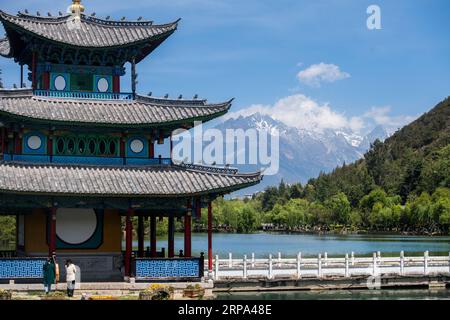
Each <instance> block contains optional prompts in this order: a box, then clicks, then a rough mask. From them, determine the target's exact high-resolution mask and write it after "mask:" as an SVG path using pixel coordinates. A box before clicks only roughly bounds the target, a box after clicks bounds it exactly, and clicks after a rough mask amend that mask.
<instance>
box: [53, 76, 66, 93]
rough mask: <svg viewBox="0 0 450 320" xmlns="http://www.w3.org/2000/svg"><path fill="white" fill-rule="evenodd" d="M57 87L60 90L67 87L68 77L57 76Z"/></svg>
mask: <svg viewBox="0 0 450 320" xmlns="http://www.w3.org/2000/svg"><path fill="white" fill-rule="evenodd" d="M55 89H56V90H58V91H62V90H64V89H66V79H65V78H64V77H63V76H57V77H56V78H55Z"/></svg>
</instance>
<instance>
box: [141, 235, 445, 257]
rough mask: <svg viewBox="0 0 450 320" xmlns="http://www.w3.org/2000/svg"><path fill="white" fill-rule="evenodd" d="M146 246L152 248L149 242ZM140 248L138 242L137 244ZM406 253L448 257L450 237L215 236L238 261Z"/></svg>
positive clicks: (216, 245)
mask: <svg viewBox="0 0 450 320" xmlns="http://www.w3.org/2000/svg"><path fill="white" fill-rule="evenodd" d="M183 239H184V236H183V234H176V236H175V252H176V253H177V252H178V250H180V249H183ZM145 245H146V246H149V245H150V244H149V242H148V241H147V242H146V244H145ZM134 246H137V242H136V241H135V242H134ZM161 247H165V248H166V250H167V238H164V237H161V238H158V248H159V250H160V249H161ZM192 250H193V254H194V255H199V254H200V252H205V253H206V252H207V234H206V233H205V234H202V233H194V234H192ZM402 250H403V251H405V254H406V253H408V254H410V255H411V254H414V255H419V254H423V252H424V251H427V250H428V251H430V254H439V255H448V254H449V252H450V237H427V236H403V235H311V234H278V233H254V234H229V233H217V234H213V252H214V255H216V254H218V255H220V257H222V258H225V257H227V256H228V253H229V252H232V253H233V256H234V257H236V258H240V257H242V256H243V255H244V254H246V255H248V256H250V255H251V253H252V252H253V253H255V256H256V257H257V258H258V257H261V258H263V257H267V256H268V255H269V254H273V255H277V254H278V252H281V253H282V256H283V257H295V256H296V255H297V253H298V252H302V255H303V256H316V255H317V254H318V253H323V252H327V253H328V255H329V256H338V255H339V256H342V255H345V253H351V252H352V251H353V252H355V255H372V253H373V252H376V251H380V252H382V253H383V254H384V255H398V254H399V252H400V251H402Z"/></svg>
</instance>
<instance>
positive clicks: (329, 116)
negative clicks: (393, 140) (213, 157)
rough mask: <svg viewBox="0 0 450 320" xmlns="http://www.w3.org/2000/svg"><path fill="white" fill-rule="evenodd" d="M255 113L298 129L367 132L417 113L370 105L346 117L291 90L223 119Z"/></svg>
mask: <svg viewBox="0 0 450 320" xmlns="http://www.w3.org/2000/svg"><path fill="white" fill-rule="evenodd" d="M255 113H260V114H262V115H267V116H270V117H272V118H273V119H275V120H278V121H281V122H283V123H284V124H286V125H288V126H291V127H295V128H298V129H305V130H312V131H318V132H321V131H323V130H325V129H333V130H337V129H340V130H342V129H344V130H345V129H346V130H351V131H352V132H355V133H362V134H364V133H367V132H369V131H370V130H372V129H373V128H374V126H376V125H382V126H383V127H384V128H386V129H387V130H390V131H395V130H397V129H399V128H401V127H403V126H404V125H406V124H408V123H410V122H412V121H413V120H415V119H416V118H417V117H418V116H406V115H399V116H391V115H390V113H391V107H372V108H371V109H370V110H369V111H367V112H365V113H363V114H362V115H361V116H353V117H348V116H346V115H345V114H342V113H339V112H337V111H335V110H333V109H332V108H331V107H330V105H329V104H327V103H325V104H320V103H318V102H316V101H314V100H313V99H311V98H309V97H307V96H305V95H303V94H295V95H291V96H288V97H285V98H282V99H280V100H278V101H277V102H276V103H275V104H273V105H262V104H255V105H251V106H249V107H247V108H244V109H241V110H239V111H236V112H231V113H229V114H227V115H226V116H224V120H226V119H229V118H234V119H236V118H238V117H240V116H243V117H248V116H251V115H253V114H255Z"/></svg>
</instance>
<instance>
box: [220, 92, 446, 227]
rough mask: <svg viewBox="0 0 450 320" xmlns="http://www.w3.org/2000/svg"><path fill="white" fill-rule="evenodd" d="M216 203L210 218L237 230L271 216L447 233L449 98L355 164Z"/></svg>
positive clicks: (284, 221) (287, 223)
mask: <svg viewBox="0 0 450 320" xmlns="http://www.w3.org/2000/svg"><path fill="white" fill-rule="evenodd" d="M216 205H217V207H218V210H216V211H215V212H216V217H215V219H216V224H220V225H226V226H228V227H229V226H231V229H232V230H237V231H249V230H253V229H255V228H257V227H258V226H260V225H261V223H271V224H273V225H275V226H276V227H277V228H278V229H281V230H295V231H311V230H313V231H329V230H348V229H353V230H366V231H390V232H410V233H421V234H437V233H440V234H443V233H448V232H449V229H450V97H449V98H447V99H446V100H444V101H442V102H441V103H439V104H438V105H437V106H436V107H435V108H433V109H432V110H431V111H429V112H428V113H426V114H424V115H423V116H421V117H420V118H419V119H417V120H416V121H414V122H413V123H411V124H409V125H408V126H406V127H404V128H402V129H401V130H399V131H398V132H396V133H395V134H394V135H393V136H392V137H390V138H389V139H387V140H386V141H385V142H384V143H382V142H380V141H376V142H375V143H374V144H373V145H372V148H371V150H370V151H369V152H367V153H366V154H365V155H364V158H363V159H362V160H360V161H358V162H356V163H353V164H348V165H344V166H343V167H340V168H337V169H335V170H334V171H333V172H332V173H329V174H321V175H320V176H319V177H317V178H315V179H311V180H310V181H309V182H308V184H306V185H301V184H295V185H291V186H288V185H286V184H284V183H281V184H280V186H278V187H270V188H267V189H266V190H265V192H264V193H262V194H259V195H258V196H256V197H254V199H252V200H250V201H245V202H244V201H218V202H217V204H216ZM249 222H250V224H249Z"/></svg>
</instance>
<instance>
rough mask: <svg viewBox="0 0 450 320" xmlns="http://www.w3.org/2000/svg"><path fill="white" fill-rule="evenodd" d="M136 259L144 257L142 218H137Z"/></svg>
mask: <svg viewBox="0 0 450 320" xmlns="http://www.w3.org/2000/svg"><path fill="white" fill-rule="evenodd" d="M138 257H139V258H143V257H144V217H143V216H139V218H138Z"/></svg>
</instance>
